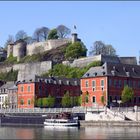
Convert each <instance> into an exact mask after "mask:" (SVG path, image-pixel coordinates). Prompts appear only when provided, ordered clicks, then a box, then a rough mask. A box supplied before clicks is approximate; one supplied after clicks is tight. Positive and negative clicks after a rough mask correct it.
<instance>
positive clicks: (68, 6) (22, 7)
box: [0, 1, 140, 58]
mask: <svg viewBox="0 0 140 140" xmlns="http://www.w3.org/2000/svg"><path fill="white" fill-rule="evenodd" d="M60 24H63V25H65V26H66V27H68V28H70V29H71V30H72V31H73V26H74V25H76V27H77V30H76V32H77V33H78V37H79V38H81V40H82V41H83V42H84V44H85V45H86V47H87V49H88V50H90V48H91V47H92V46H93V43H94V42H95V41H103V42H104V43H105V44H111V45H112V46H113V47H114V48H115V49H116V51H117V55H119V56H136V57H137V58H138V56H139V51H140V2H139V1H135V2H133V1H127V2H126V1H30V2H29V1H19V2H18V1H5V2H4V1H0V46H2V47H3V46H4V44H5V42H6V40H7V39H8V36H9V35H14V36H15V34H16V33H17V32H18V31H19V30H24V31H25V32H26V33H27V34H28V35H30V36H32V34H33V32H34V31H35V29H36V28H39V27H42V26H46V27H49V28H50V29H52V28H55V27H57V26H58V25H60Z"/></svg>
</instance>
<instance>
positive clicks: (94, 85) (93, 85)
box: [92, 80, 96, 91]
mask: <svg viewBox="0 0 140 140" xmlns="http://www.w3.org/2000/svg"><path fill="white" fill-rule="evenodd" d="M92 87H93V91H94V90H95V87H96V82H95V80H93V81H92Z"/></svg>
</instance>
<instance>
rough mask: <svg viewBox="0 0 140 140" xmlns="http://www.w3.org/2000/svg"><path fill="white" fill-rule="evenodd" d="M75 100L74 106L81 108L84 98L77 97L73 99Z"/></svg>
mask: <svg viewBox="0 0 140 140" xmlns="http://www.w3.org/2000/svg"><path fill="white" fill-rule="evenodd" d="M71 98H72V100H73V102H72V103H73V105H74V106H81V103H82V96H75V97H71Z"/></svg>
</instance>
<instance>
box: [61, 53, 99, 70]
mask: <svg viewBox="0 0 140 140" xmlns="http://www.w3.org/2000/svg"><path fill="white" fill-rule="evenodd" d="M94 61H101V55H97V56H89V57H85V58H80V59H75V60H74V61H73V62H72V63H70V62H68V61H63V64H65V65H69V66H71V67H80V68H82V67H85V66H87V65H88V64H90V63H91V62H94Z"/></svg>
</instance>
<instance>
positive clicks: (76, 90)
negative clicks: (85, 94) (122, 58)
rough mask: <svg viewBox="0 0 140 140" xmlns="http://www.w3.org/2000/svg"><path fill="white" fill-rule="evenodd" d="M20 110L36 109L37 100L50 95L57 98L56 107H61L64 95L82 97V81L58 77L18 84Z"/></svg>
mask: <svg viewBox="0 0 140 140" xmlns="http://www.w3.org/2000/svg"><path fill="white" fill-rule="evenodd" d="M17 86H18V94H17V98H18V108H34V107H35V100H37V99H38V98H45V97H48V96H49V95H51V96H54V97H55V98H56V104H55V107H59V106H60V102H61V99H62V97H63V96H64V94H65V93H66V92H67V91H68V92H69V93H70V96H72V97H74V96H80V94H81V91H80V80H79V79H68V78H56V77H46V78H44V77H36V78H35V81H28V82H26V81H23V82H18V83H17Z"/></svg>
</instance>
